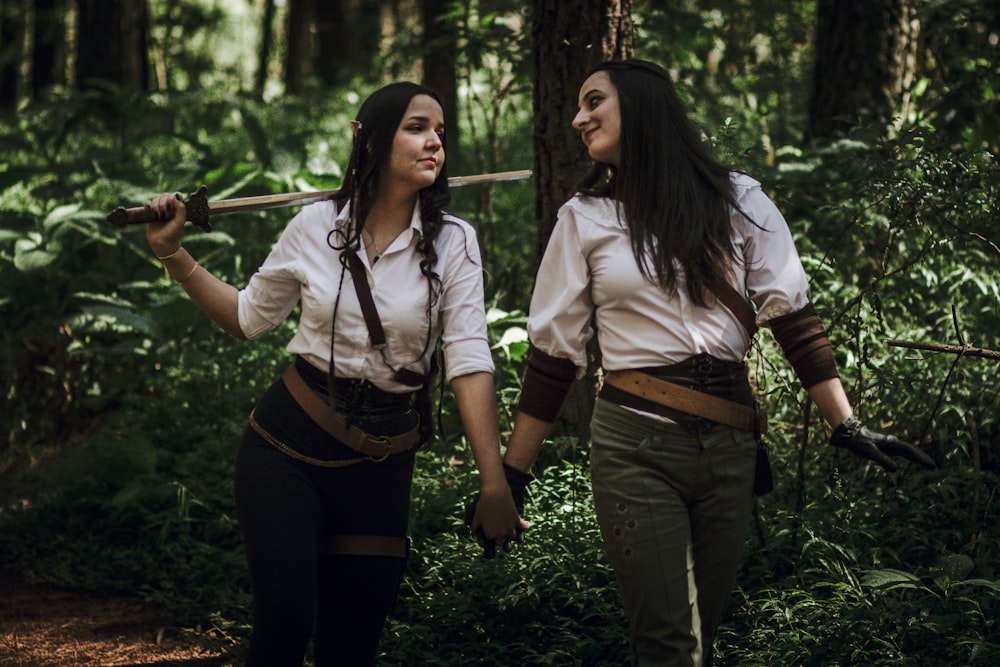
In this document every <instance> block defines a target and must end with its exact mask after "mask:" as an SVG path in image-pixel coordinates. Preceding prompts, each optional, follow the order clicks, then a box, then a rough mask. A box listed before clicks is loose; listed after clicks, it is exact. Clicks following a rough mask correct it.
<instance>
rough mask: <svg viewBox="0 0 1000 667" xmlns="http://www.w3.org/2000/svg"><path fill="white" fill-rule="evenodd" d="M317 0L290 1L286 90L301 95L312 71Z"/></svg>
mask: <svg viewBox="0 0 1000 667" xmlns="http://www.w3.org/2000/svg"><path fill="white" fill-rule="evenodd" d="M314 3H315V0H290V1H289V3H288V24H287V25H288V28H287V30H286V31H285V36H286V39H287V40H288V45H287V48H286V49H285V92H287V93H288V94H290V95H301V94H302V93H304V92H305V86H306V78H307V77H308V76H309V75H310V74H311V73H312V62H313V60H312V25H313V21H314V20H315V17H316V6H315V4H314Z"/></svg>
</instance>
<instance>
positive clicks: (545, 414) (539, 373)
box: [517, 345, 576, 423]
mask: <svg viewBox="0 0 1000 667" xmlns="http://www.w3.org/2000/svg"><path fill="white" fill-rule="evenodd" d="M575 379H576V365H575V364H574V363H573V362H572V361H570V360H569V359H560V358H558V357H553V356H550V355H548V354H545V353H544V352H542V351H541V350H539V349H538V348H536V347H535V346H534V345H532V346H531V347H529V348H528V366H527V368H525V369H524V383H523V384H522V385H521V398H520V399H519V400H518V403H517V409H518V411H520V412H523V413H525V414H527V415H530V416H532V417H535V418H537V419H541V420H542V421H544V422H548V423H552V422H554V421H555V420H556V417H558V416H559V410H560V409H561V408H562V404H563V401H565V400H566V394H568V393H569V388H570V386H571V385H572V384H573V380H575Z"/></svg>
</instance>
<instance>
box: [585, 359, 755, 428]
mask: <svg viewBox="0 0 1000 667" xmlns="http://www.w3.org/2000/svg"><path fill="white" fill-rule="evenodd" d="M604 384H605V386H611V387H614V388H615V389H618V390H619V391H621V392H624V393H625V394H627V395H629V396H635V397H638V398H640V399H643V400H645V401H648V402H650V403H654V404H656V405H662V406H663V407H666V408H670V409H672V410H677V411H679V412H683V413H686V414H689V415H694V416H695V417H702V418H704V419H708V420H710V421H713V422H717V423H719V424H723V425H725V426H729V427H731V428H736V429H739V430H741V431H750V432H752V433H763V432H764V430H765V429H766V428H767V420H766V419H764V418H763V416H762V415H759V414H758V411H757V410H755V409H754V408H751V407H748V406H746V405H742V404H740V403H734V402H733V401H727V400H726V399H724V398H719V397H718V396H713V395H712V394H707V393H705V392H703V391H698V390H696V389H690V388H689V387H684V386H681V385H679V384H674V383H673V382H668V381H666V380H661V379H659V378H656V377H653V376H652V375H649V374H647V373H643V372H641V371H632V370H626V371H609V372H608V373H607V375H605V377H604ZM609 398H610V397H609ZM622 404H623V405H625V406H626V407H639V406H636V405H629V404H628V402H627V401H622ZM639 409H642V407H639Z"/></svg>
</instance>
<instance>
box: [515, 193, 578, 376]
mask: <svg viewBox="0 0 1000 667" xmlns="http://www.w3.org/2000/svg"><path fill="white" fill-rule="evenodd" d="M572 202H573V200H570V202H568V203H567V204H564V205H563V206H562V207H561V208H560V209H559V215H558V218H557V220H556V225H555V227H554V228H553V230H552V235H551V236H550V238H549V243H548V246H547V247H546V249H545V254H544V256H543V258H542V262H541V265H540V266H539V268H538V275H537V277H536V279H535V288H534V292H533V293H532V297H531V308H530V311H529V315H528V338H529V339H530V340H531V343H532V345H534V346H535V347H536V348H538V349H539V350H541V351H542V352H544V353H545V354H547V355H549V356H551V357H557V358H561V359H569V360H570V361H572V362H573V365H574V366H576V368H577V377H582V376H583V374H584V373H585V372H586V368H587V342H588V341H589V340H590V338H591V337H592V336H593V334H594V331H593V327H592V326H591V315H592V312H593V307H594V304H593V299H592V297H591V292H590V283H591V280H590V268H589V267H588V265H587V254H586V248H585V247H584V243H583V241H582V237H581V230H580V225H581V224H582V223H585V220H581V219H580V218H579V216H578V215H577V211H576V209H575V208H574V206H573V203H572Z"/></svg>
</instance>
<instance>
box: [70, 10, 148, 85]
mask: <svg viewBox="0 0 1000 667" xmlns="http://www.w3.org/2000/svg"><path fill="white" fill-rule="evenodd" d="M76 4H77V30H76V39H77V51H76V81H77V85H78V86H86V85H87V81H89V80H91V79H104V80H107V81H114V82H115V83H118V84H120V85H122V86H124V87H126V88H133V89H138V90H147V89H148V88H149V50H148V39H149V6H148V4H147V0H77V3H76Z"/></svg>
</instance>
